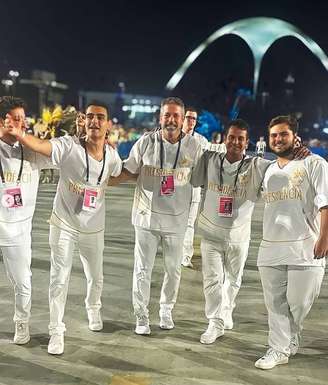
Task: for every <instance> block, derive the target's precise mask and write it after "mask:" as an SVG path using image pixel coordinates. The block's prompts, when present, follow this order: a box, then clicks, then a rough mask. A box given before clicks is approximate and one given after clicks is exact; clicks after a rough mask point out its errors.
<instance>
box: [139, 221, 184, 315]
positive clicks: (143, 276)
mask: <svg viewBox="0 0 328 385" xmlns="http://www.w3.org/2000/svg"><path fill="white" fill-rule="evenodd" d="M183 237H184V233H182V234H172V233H164V232H161V231H153V230H147V229H144V228H142V227H138V226H135V248H134V270H133V289H132V302H133V308H134V313H135V315H137V316H143V315H145V316H148V314H149V312H148V305H149V299H150V284H151V273H152V270H153V266H154V262H155V257H156V253H157V250H158V246H159V245H160V243H161V244H162V250H163V265H164V280H163V284H162V290H161V297H160V309H161V311H166V310H172V309H173V306H174V304H175V302H176V299H177V295H178V291H179V286H180V278H181V261H182V242H183Z"/></svg>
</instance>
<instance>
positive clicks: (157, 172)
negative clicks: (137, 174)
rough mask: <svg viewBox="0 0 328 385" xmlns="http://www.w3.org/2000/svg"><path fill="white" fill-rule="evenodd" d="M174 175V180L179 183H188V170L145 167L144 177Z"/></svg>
mask: <svg viewBox="0 0 328 385" xmlns="http://www.w3.org/2000/svg"><path fill="white" fill-rule="evenodd" d="M172 174H174V179H176V180H177V181H179V182H184V183H187V182H188V181H189V169H178V170H177V169H176V170H174V169H173V168H163V169H161V168H156V167H151V166H145V176H168V175H172Z"/></svg>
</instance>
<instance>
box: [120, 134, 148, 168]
mask: <svg viewBox="0 0 328 385" xmlns="http://www.w3.org/2000/svg"><path fill="white" fill-rule="evenodd" d="M143 140H144V139H143V137H141V138H140V139H139V140H137V141H136V142H135V143H134V145H133V146H132V148H131V151H130V154H129V157H128V159H126V160H125V161H124V162H123V166H124V168H126V169H127V170H128V171H130V172H131V173H132V174H139V172H140V168H141V166H142V155H143V154H142V153H141V146H142V143H143Z"/></svg>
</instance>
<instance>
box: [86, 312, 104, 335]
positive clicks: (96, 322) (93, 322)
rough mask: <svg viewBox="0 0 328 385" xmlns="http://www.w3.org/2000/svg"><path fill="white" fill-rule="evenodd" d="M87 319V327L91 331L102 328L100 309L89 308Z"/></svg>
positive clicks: (97, 330)
mask: <svg viewBox="0 0 328 385" xmlns="http://www.w3.org/2000/svg"><path fill="white" fill-rule="evenodd" d="M87 313H88V320H89V329H90V330H92V331H93V332H99V331H100V330H102V328H103V321H102V319H101V313H100V310H99V309H97V310H94V309H89V310H87Z"/></svg>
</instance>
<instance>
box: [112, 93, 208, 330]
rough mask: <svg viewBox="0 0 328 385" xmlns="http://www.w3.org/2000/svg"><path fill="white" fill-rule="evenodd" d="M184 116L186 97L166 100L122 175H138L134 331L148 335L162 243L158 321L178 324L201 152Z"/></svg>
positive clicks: (134, 218) (167, 325) (165, 324)
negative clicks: (193, 182) (174, 313)
mask: <svg viewBox="0 0 328 385" xmlns="http://www.w3.org/2000/svg"><path fill="white" fill-rule="evenodd" d="M183 119H184V104H183V102H182V101H181V100H180V99H179V98H175V97H169V98H167V99H164V100H163V101H162V103H161V110H160V129H159V130H157V131H153V132H150V133H146V134H144V135H143V136H142V137H141V138H140V139H139V140H138V141H137V142H136V143H135V144H134V146H133V147H132V149H131V152H130V155H129V158H128V159H127V160H126V161H125V162H124V169H123V171H122V175H121V176H120V177H119V178H118V180H119V181H122V180H124V178H129V177H131V176H132V175H137V185H136V189H135V194H134V202H133V208H132V224H133V225H134V227H135V249H134V258H135V262H134V271H133V292H132V300H133V307H134V313H135V315H136V329H135V332H136V334H150V327H149V311H148V305H149V299H150V283H151V274H152V269H153V266H154V261H155V256H156V253H157V251H158V247H159V246H160V245H161V246H162V250H163V264H164V281H163V284H162V291H161V297H160V311H159V315H160V323H159V326H160V327H161V328H162V329H173V328H174V322H173V319H172V309H173V307H174V304H175V302H176V298H177V295H178V290H179V285H180V278H181V261H182V245H183V239H184V235H185V232H186V228H187V224H188V216H189V208H190V203H191V197H192V187H191V184H190V175H191V172H192V169H193V167H194V165H195V164H196V162H197V159H198V158H199V157H200V155H201V152H202V149H201V146H200V144H199V143H198V141H197V140H196V139H195V138H194V137H193V136H192V135H185V134H184V133H183V132H182V124H183ZM114 183H115V181H114Z"/></svg>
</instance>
